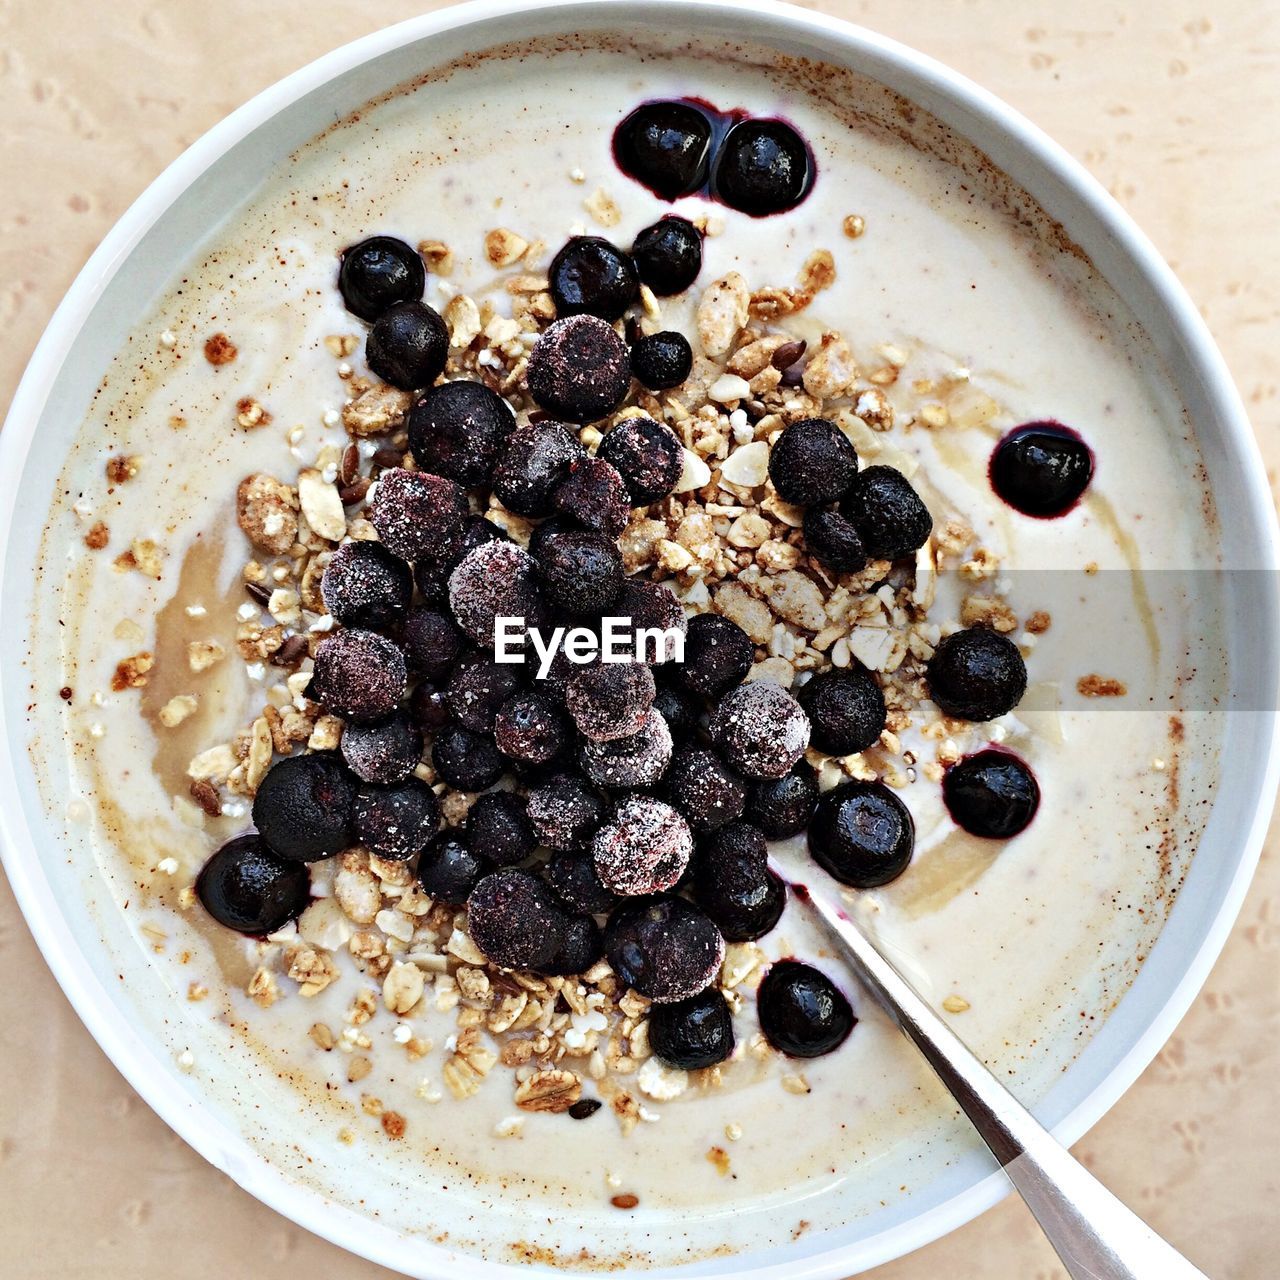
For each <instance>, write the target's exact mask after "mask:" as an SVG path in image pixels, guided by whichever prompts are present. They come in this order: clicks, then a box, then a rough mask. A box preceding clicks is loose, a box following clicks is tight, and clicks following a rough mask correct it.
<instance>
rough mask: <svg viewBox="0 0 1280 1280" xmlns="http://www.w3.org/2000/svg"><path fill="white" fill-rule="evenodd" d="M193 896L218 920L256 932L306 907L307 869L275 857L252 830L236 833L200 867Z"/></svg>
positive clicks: (282, 922)
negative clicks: (247, 833) (246, 833)
mask: <svg viewBox="0 0 1280 1280" xmlns="http://www.w3.org/2000/svg"><path fill="white" fill-rule="evenodd" d="M196 896H197V897H198V898H199V899H200V902H201V905H202V906H203V907H204V909H205V910H206V911H207V912H208V913H209V914H210V915H211V916H212V917H213V918H214V919H215V920H216V921H217V922H218V923H219V924H220V925H224V926H225V927H226V928H228V929H234V930H235V931H236V932H237V933H247V934H252V935H254V936H257V937H262V936H265V935H266V934H268V933H274V932H275V931H276V930H277V929H283V928H284V926H285V925H286V924H288V923H289V921H290V920H294V919H296V918H297V917H298V916H299V915H301V914H302V912H303V911H304V910H306V907H307V903H309V902H310V901H311V873H310V872H309V871H308V870H307V869H306V867H304V866H302V865H300V864H299V863H297V862H286V861H285V860H284V859H283V858H280V857H277V856H276V855H275V854H274V853H272V852H271V850H270V849H268V848H267V846H266V844H265V843H264V842H263V841H262V840H261V839H260V838H259V837H258V836H256V835H253V834H250V835H246V836H237V837H236V838H235V839H234V840H231V841H228V843H226V844H224V845H223V846H222V848H221V849H219V850H218V851H217V853H215V854H214V855H213V857H211V858H210V859H209V861H208V862H206V863H205V864H204V866H203V867H201V869H200V874H199V875H198V876H197V877H196Z"/></svg>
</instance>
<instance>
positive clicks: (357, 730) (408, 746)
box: [341, 711, 423, 785]
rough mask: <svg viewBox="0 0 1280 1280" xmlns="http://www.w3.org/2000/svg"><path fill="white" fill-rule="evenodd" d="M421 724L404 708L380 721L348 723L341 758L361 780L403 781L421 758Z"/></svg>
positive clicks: (343, 738)
mask: <svg viewBox="0 0 1280 1280" xmlns="http://www.w3.org/2000/svg"><path fill="white" fill-rule="evenodd" d="M422 747H423V735H422V729H421V727H420V726H419V725H418V724H417V723H416V722H415V721H414V719H413V718H412V717H411V716H410V715H409V714H408V713H407V712H405V711H397V712H396V713H395V714H394V715H392V716H391V717H390V718H389V719H387V720H382V721H379V722H378V723H377V724H349V725H347V726H346V728H345V729H343V731H342V743H341V751H342V758H343V759H344V760H345V761H346V762H347V768H348V769H350V770H351V772H352V773H354V774H355V775H356V777H357V778H359V779H360V780H361V781H362V782H377V783H381V784H383V785H387V784H389V783H392V782H401V781H403V780H404V779H405V778H407V777H408V776H409V775H410V774H411V773H412V772H413V771H414V769H416V768H417V767H418V761H420V760H421V759H422Z"/></svg>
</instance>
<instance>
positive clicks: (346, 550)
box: [320, 541, 413, 630]
mask: <svg viewBox="0 0 1280 1280" xmlns="http://www.w3.org/2000/svg"><path fill="white" fill-rule="evenodd" d="M320 595H321V596H322V597H323V599H324V607H325V608H326V609H328V611H329V612H330V613H331V614H332V615H333V616H334V618H336V619H337V620H338V621H339V622H340V623H342V625H343V626H346V627H366V628H368V629H370V630H380V629H382V628H384V627H391V626H394V625H395V624H396V623H397V622H399V621H400V619H401V618H403V617H404V615H405V613H406V612H407V611H408V609H409V601H410V600H412V599H413V574H412V572H410V569H409V566H408V565H407V564H405V562H404V561H403V560H401V559H400V558H399V556H394V555H392V554H391V552H390V551H388V550H387V549H386V547H384V546H383V545H382V543H380V542H372V541H363V542H345V543H343V544H342V546H340V547H339V548H338V549H337V550H336V551H335V552H334V553H333V556H332V557H331V559H330V560H329V563H328V564H327V565H326V566H325V571H324V573H323V574H322V575H321V578H320Z"/></svg>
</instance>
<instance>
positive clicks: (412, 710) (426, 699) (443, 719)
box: [409, 680, 450, 734]
mask: <svg viewBox="0 0 1280 1280" xmlns="http://www.w3.org/2000/svg"><path fill="white" fill-rule="evenodd" d="M409 714H410V715H411V716H412V717H413V721H414V723H415V724H416V725H417V726H418V728H419V729H421V730H422V732H423V733H424V734H436V733H439V732H440V730H441V729H443V728H444V727H445V725H447V724H448V723H449V721H450V716H449V704H448V703H447V702H445V700H444V690H443V689H440V688H437V687H436V686H435V685H434V684H432V683H431V682H430V681H429V680H423V681H421V682H420V683H419V684H417V685H415V686H414V690H413V692H412V693H411V694H410V695H409Z"/></svg>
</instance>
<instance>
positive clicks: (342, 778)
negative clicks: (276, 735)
mask: <svg viewBox="0 0 1280 1280" xmlns="http://www.w3.org/2000/svg"><path fill="white" fill-rule="evenodd" d="M355 795H356V780H355V779H354V778H353V777H352V776H351V774H350V773H348V772H347V770H346V768H345V767H344V766H343V764H342V762H341V761H340V760H339V759H338V758H337V757H336V756H331V755H324V754H316V755H308V756H286V757H285V758H284V759H283V760H277V761H276V762H275V764H273V765H272V766H271V768H270V769H269V770H268V771H267V776H266V777H265V778H263V779H262V782H261V783H260V784H259V786H258V792H257V794H256V795H255V796H254V797H253V825H254V826H255V827H257V828H258V832H259V834H260V835H261V836H262V838H263V840H265V841H266V843H267V847H268V848H269V849H270V850H271V851H272V853H275V854H277V855H278V856H279V857H281V858H289V859H291V860H292V861H295V862H316V861H318V860H319V859H320V858H330V857H332V856H333V855H334V854H335V853H341V852H342V851H343V850H344V849H345V848H347V847H348V845H350V843H351V806H352V802H353V801H354V800H355Z"/></svg>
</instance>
